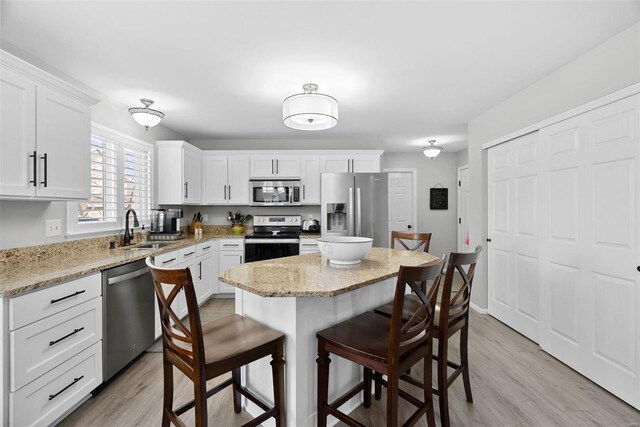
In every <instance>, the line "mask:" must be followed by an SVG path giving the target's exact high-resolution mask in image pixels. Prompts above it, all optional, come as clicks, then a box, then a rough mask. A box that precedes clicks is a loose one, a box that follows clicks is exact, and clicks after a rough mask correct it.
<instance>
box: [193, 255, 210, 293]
mask: <svg viewBox="0 0 640 427" xmlns="http://www.w3.org/2000/svg"><path fill="white" fill-rule="evenodd" d="M213 265H214V262H213V258H212V256H211V254H206V255H203V256H199V257H198V258H197V259H196V264H195V265H194V267H193V270H191V274H192V275H193V279H194V283H193V285H194V287H195V289H196V298H197V299H198V305H201V304H202V303H204V302H205V301H206V300H208V299H209V297H210V296H211V282H212V281H213Z"/></svg>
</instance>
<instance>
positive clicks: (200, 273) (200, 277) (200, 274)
mask: <svg viewBox="0 0 640 427" xmlns="http://www.w3.org/2000/svg"><path fill="white" fill-rule="evenodd" d="M198 267H199V271H198V280H202V261H200V262H199V263H198Z"/></svg>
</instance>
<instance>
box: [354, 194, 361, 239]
mask: <svg viewBox="0 0 640 427" xmlns="http://www.w3.org/2000/svg"><path fill="white" fill-rule="evenodd" d="M355 210H356V215H355V220H356V233H355V236H362V194H361V192H360V187H358V188H356V209H355Z"/></svg>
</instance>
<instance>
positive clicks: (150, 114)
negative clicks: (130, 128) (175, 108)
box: [129, 98, 164, 130]
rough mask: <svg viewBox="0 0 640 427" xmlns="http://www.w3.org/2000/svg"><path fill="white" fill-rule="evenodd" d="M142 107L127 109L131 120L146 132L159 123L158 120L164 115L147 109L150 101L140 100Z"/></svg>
mask: <svg viewBox="0 0 640 427" xmlns="http://www.w3.org/2000/svg"><path fill="white" fill-rule="evenodd" d="M140 102H142V104H143V105H144V108H143V107H133V108H129V113H130V114H131V115H132V116H133V120H135V121H136V122H138V124H139V125H142V126H144V128H145V129H146V130H149V128H150V127H153V126H155V125H157V124H158V123H160V120H162V118H163V117H164V113H163V112H161V111H158V110H154V109H152V108H149V107H150V106H151V105H152V104H153V100H152V99H147V98H142V99H141V100H140Z"/></svg>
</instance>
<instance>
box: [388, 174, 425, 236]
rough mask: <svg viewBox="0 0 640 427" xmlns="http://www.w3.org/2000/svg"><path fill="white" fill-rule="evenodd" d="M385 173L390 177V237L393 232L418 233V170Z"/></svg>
mask: <svg viewBox="0 0 640 427" xmlns="http://www.w3.org/2000/svg"><path fill="white" fill-rule="evenodd" d="M384 172H387V174H388V177H389V236H391V232H392V231H402V232H405V233H417V232H418V227H417V224H416V222H417V206H416V199H417V193H416V191H417V183H416V181H417V175H418V173H417V170H416V169H385V170H384ZM389 242H391V237H389Z"/></svg>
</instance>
